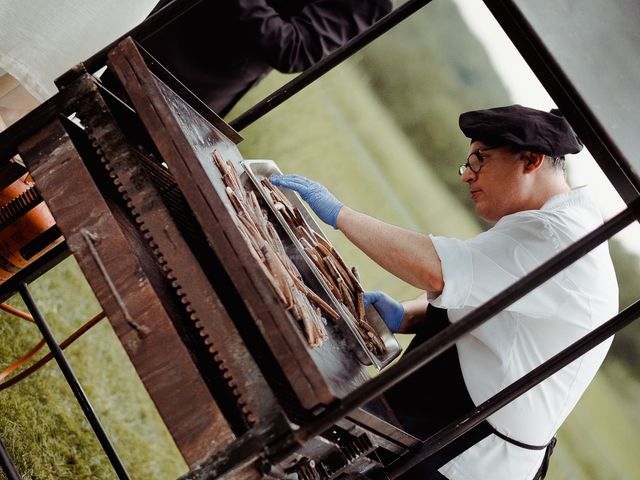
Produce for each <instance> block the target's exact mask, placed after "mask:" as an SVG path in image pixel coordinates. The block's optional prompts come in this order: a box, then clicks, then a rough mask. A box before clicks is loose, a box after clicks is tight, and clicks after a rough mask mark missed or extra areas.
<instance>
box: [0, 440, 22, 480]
mask: <svg viewBox="0 0 640 480" xmlns="http://www.w3.org/2000/svg"><path fill="white" fill-rule="evenodd" d="M0 465H2V470H3V471H4V473H5V475H6V476H7V479H8V480H20V475H19V474H18V471H17V470H16V467H15V465H14V464H13V462H12V461H11V457H10V456H9V453H8V452H7V449H6V448H4V443H2V439H0Z"/></svg>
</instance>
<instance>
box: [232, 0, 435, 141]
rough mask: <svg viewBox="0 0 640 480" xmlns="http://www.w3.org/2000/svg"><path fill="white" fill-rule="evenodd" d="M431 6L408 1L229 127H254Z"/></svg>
mask: <svg viewBox="0 0 640 480" xmlns="http://www.w3.org/2000/svg"><path fill="white" fill-rule="evenodd" d="M430 2H431V0H409V1H408V2H406V3H404V4H402V5H400V6H399V7H398V8H396V9H395V10H393V11H392V12H390V13H388V14H387V15H385V16H384V17H382V18H381V19H380V20H378V21H377V22H376V23H374V24H373V25H372V26H371V27H370V28H368V29H367V30H365V31H364V32H362V33H360V34H359V35H356V36H355V37H353V38H352V39H351V40H349V41H348V42H347V43H345V44H344V45H343V46H342V47H340V48H338V49H337V50H335V51H334V52H333V53H331V54H330V55H328V56H326V57H325V58H323V59H322V60H320V61H319V62H317V63H316V64H314V65H312V66H311V67H309V68H308V69H306V70H305V71H304V72H302V73H301V74H300V75H298V76H297V77H295V78H294V79H293V80H291V81H290V82H289V83H287V84H286V85H284V86H282V87H281V88H279V89H278V90H276V91H275V92H274V93H272V94H271V95H269V96H268V97H266V98H265V99H263V100H261V101H260V102H258V103H257V104H255V105H254V106H253V107H251V108H250V109H249V110H247V111H246V112H244V113H243V114H241V115H240V116H238V117H237V118H235V119H234V120H232V121H231V122H230V125H231V126H232V127H233V128H234V129H235V130H237V131H241V130H242V129H244V128H246V127H247V126H249V125H251V124H252V123H253V122H255V121H256V120H258V119H259V118H260V117H262V116H264V115H266V114H267V113H269V112H270V111H271V110H273V109H274V108H276V107H277V106H278V105H280V104H281V103H283V102H284V101H285V100H288V99H289V98H291V97H292V96H293V95H295V94H296V93H298V92H299V91H300V90H302V89H303V88H304V87H306V86H308V85H309V84H310V83H312V82H314V81H315V80H317V79H318V78H319V77H321V76H322V75H324V74H325V73H327V72H328V71H329V70H331V69H332V68H333V67H335V66H337V65H339V64H340V63H342V62H343V61H345V60H346V59H347V58H349V57H350V56H351V55H353V54H354V53H356V52H358V51H359V50H360V49H362V48H364V47H365V46H367V45H368V44H369V43H371V42H372V41H374V40H375V39H376V38H378V37H379V36H381V35H382V34H384V33H386V32H387V31H389V30H390V29H391V28H393V27H395V26H396V25H397V24H398V23H400V22H402V21H403V20H404V19H405V18H407V17H408V16H410V15H412V14H413V13H415V12H416V11H418V10H420V9H421V8H422V7H424V6H425V5H426V4H428V3H430Z"/></svg>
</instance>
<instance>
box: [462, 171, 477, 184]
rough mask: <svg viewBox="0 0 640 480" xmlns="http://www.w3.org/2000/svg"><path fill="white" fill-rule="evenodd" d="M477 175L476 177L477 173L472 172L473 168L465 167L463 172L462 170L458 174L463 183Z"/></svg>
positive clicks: (472, 179)
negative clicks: (460, 173)
mask: <svg viewBox="0 0 640 480" xmlns="http://www.w3.org/2000/svg"><path fill="white" fill-rule="evenodd" d="M477 177H478V174H477V173H474V172H473V170H471V169H470V168H469V167H467V168H465V169H464V172H462V175H461V176H460V180H462V181H463V182H464V183H469V182H472V181H474V180H475V179H476V178H477Z"/></svg>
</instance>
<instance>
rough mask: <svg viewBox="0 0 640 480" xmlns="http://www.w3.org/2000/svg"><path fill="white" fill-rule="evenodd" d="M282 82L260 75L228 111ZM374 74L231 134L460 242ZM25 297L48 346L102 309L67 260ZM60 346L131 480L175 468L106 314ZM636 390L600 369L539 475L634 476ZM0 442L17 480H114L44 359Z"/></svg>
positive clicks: (339, 83)
mask: <svg viewBox="0 0 640 480" xmlns="http://www.w3.org/2000/svg"><path fill="white" fill-rule="evenodd" d="M285 80H286V77H283V76H281V75H272V76H270V77H268V79H267V80H266V81H265V82H263V83H262V84H261V85H260V86H259V88H257V89H255V90H254V91H252V92H251V94H250V95H249V96H248V97H247V98H245V99H244V101H243V103H242V105H239V106H238V108H237V109H236V111H235V113H237V112H240V111H242V110H243V108H246V107H247V106H248V105H250V104H251V103H253V102H255V101H256V100H257V99H260V98H262V97H263V96H264V95H265V94H266V93H268V92H270V91H272V90H273V89H274V88H276V87H277V86H278V85H280V84H282V82H284V81H285ZM371 82H372V80H371V78H370V77H369V76H368V75H366V74H365V73H363V70H362V69H361V68H360V65H359V64H356V63H351V64H347V65H343V66H341V67H339V68H338V69H336V70H335V71H333V72H331V73H330V74H329V75H327V76H326V77H324V78H323V79H321V80H320V81H318V82H316V83H314V84H313V85H312V86H310V87H309V88H307V89H306V90H304V91H303V92H302V93H301V94H299V95H297V96H296V97H294V98H293V99H291V100H290V101H288V102H287V103H285V104H284V105H282V106H280V107H278V108H277V109H276V110H274V111H273V112H272V113H270V114H269V115H267V116H266V117H264V118H263V119H261V120H260V121H258V122H256V123H255V124H254V125H252V126H250V127H249V128H247V129H246V130H245V131H244V132H242V133H243V135H244V136H245V137H246V140H245V141H244V142H243V143H242V144H241V150H242V152H243V155H244V156H245V158H270V159H274V160H276V161H277V162H278V164H279V165H280V166H281V168H282V169H283V170H284V171H286V172H291V173H294V172H295V173H300V174H303V175H307V176H309V177H312V178H314V179H316V180H319V181H321V182H322V183H324V184H325V185H327V187H329V188H330V189H331V190H332V191H333V192H334V193H335V194H336V195H337V196H338V197H339V198H340V199H341V200H343V201H344V202H345V203H347V204H348V205H350V206H352V207H354V208H357V209H359V210H361V211H364V212H367V213H370V214H371V215H374V216H376V217H379V218H381V219H383V220H386V221H388V222H391V223H394V224H397V225H401V226H404V227H407V228H411V229H415V230H419V231H422V232H429V233H435V234H440V235H451V236H458V237H465V238H468V237H470V236H472V235H474V234H475V233H477V232H478V229H479V227H478V225H477V223H476V221H475V219H474V217H473V216H472V215H471V214H470V213H469V212H468V210H467V209H465V208H464V207H463V206H462V205H461V204H460V203H459V201H458V200H457V199H456V197H455V196H454V195H453V194H452V193H451V191H450V190H449V189H448V188H447V187H445V186H444V184H443V182H442V180H441V178H440V175H436V173H442V172H436V170H435V167H433V166H432V165H434V164H433V163H427V162H425V161H424V158H425V157H428V156H429V154H432V152H427V151H426V149H427V147H424V150H425V151H417V150H416V147H414V145H415V144H416V143H415V142H414V141H410V140H409V138H408V137H407V136H406V134H405V132H404V131H403V130H401V128H400V127H399V126H398V125H397V123H396V121H395V120H394V118H393V115H392V114H391V113H390V112H389V110H387V109H386V108H385V106H383V104H382V103H381V102H380V100H379V96H378V95H375V94H374V93H373V92H372V89H371V85H372V83H371ZM376 88H377V87H376ZM233 116H234V112H232V114H231V115H230V118H233ZM450 142H452V143H457V144H464V143H465V140H464V139H463V138H460V137H456V139H455V140H454V139H451V140H450ZM447 145H449V144H447ZM453 157H454V158H450V159H449V162H450V166H451V169H450V171H449V169H448V167H447V168H446V170H445V172H446V175H451V177H452V178H453V180H452V181H451V183H452V184H455V181H456V177H457V174H456V172H455V167H456V165H458V164H459V163H461V162H460V160H461V159H460V158H459V156H458V155H457V154H456V155H453ZM445 163H446V162H445ZM437 168H440V167H437ZM325 231H327V233H328V235H329V236H330V238H331V240H332V241H333V242H334V243H335V244H336V246H337V247H338V249H339V250H340V251H341V252H342V253H343V255H344V256H345V257H346V259H347V260H348V262H349V263H351V264H354V265H357V267H358V269H359V270H360V272H361V275H362V277H363V282H364V284H365V287H366V288H367V289H381V290H385V291H387V292H388V293H390V294H391V295H393V296H395V297H396V298H399V299H405V298H409V297H411V296H413V295H415V294H417V293H418V292H417V291H416V290H415V289H413V288H412V287H409V286H407V285H406V284H404V283H402V282H400V281H398V280H397V279H395V278H393V277H391V276H390V275H388V274H387V273H386V272H384V271H383V270H381V269H380V268H378V267H376V266H375V265H373V264H372V262H371V261H369V260H368V259H367V258H366V257H364V256H363V255H362V254H361V253H360V252H358V251H357V250H356V249H354V248H353V247H352V246H351V245H350V244H349V243H348V242H346V241H345V240H344V238H343V237H342V236H341V235H340V234H339V233H338V232H335V231H331V229H329V228H327V229H325ZM33 293H34V296H35V297H36V299H37V301H38V302H39V303H40V304H41V306H42V308H43V311H44V313H45V316H46V317H47V319H49V321H50V323H51V324H52V327H53V329H54V333H55V335H56V337H57V338H58V340H62V339H63V338H64V337H66V335H68V334H69V332H71V331H72V330H73V329H74V328H76V327H77V326H78V325H79V324H80V323H82V322H83V321H84V320H86V319H88V318H89V317H90V316H91V315H93V314H94V313H95V312H97V311H98V310H99V307H98V305H97V303H96V301H95V299H94V298H93V296H92V294H91V292H90V290H89V288H88V286H87V285H86V283H85V282H84V280H83V279H82V276H81V274H80V273H79V271H78V269H77V267H76V265H75V263H74V262H73V261H72V260H68V261H65V262H64V263H63V264H61V265H60V266H58V267H57V268H55V269H54V270H53V271H51V272H49V273H48V274H47V275H46V276H45V277H43V278H41V279H40V280H39V281H38V282H36V283H35V284H34V285H33ZM14 303H15V304H19V302H16V301H15V300H14ZM0 338H2V341H1V342H0V368H3V367H4V366H6V365H7V364H9V363H10V362H11V361H12V360H13V359H15V358H17V357H18V356H20V355H21V354H22V353H24V351H26V350H27V349H28V348H30V347H31V346H33V345H34V344H35V343H37V341H38V333H37V329H36V328H35V326H33V325H30V324H28V323H26V322H24V321H21V320H19V319H16V318H13V317H10V316H9V315H5V314H1V315H0ZM67 352H68V357H69V360H70V362H71V364H72V366H73V368H74V369H75V371H76V373H77V375H78V376H79V378H80V380H81V382H82V384H83V386H84V388H85V390H86V392H87V394H88V396H89V398H90V400H91V401H92V403H93V404H94V407H95V409H96V411H97V412H98V415H99V416H100V418H101V419H102V420H103V422H104V424H105V426H106V428H107V431H108V433H109V434H110V436H111V437H112V439H113V441H114V443H115V446H116V449H117V450H118V452H119V453H120V455H121V456H122V458H123V461H124V463H125V465H126V466H127V469H128V470H129V472H130V474H131V477H132V478H133V479H136V480H143V479H144V480H146V479H154V480H164V479H175V478H176V477H177V476H179V475H180V474H182V473H184V472H185V468H186V467H185V465H184V463H183V462H182V460H181V458H180V456H179V454H178V452H177V450H176V448H175V446H174V445H173V443H172V441H171V439H170V438H169V436H168V434H167V432H166V430H165V428H164V426H163V425H162V422H161V421H160V419H159V417H158V415H157V413H156V412H155V409H154V407H153V405H152V404H151V402H150V400H149V398H148V396H147V394H146V392H145V391H144V389H143V388H142V386H141V383H140V381H139V380H138V378H137V376H136V375H135V372H134V370H133V369H132V367H131V365H130V364H129V362H128V359H127V357H126V355H125V353H124V351H123V349H122V348H121V346H120V344H119V343H118V341H117V339H116V337H115V335H114V334H113V332H112V330H111V328H110V326H109V324H108V323H107V322H106V321H103V323H101V324H100V325H99V326H98V327H96V328H94V329H93V330H92V331H90V333H88V334H87V335H86V336H85V337H83V338H82V339H81V340H79V341H78V342H77V343H76V344H74V345H73V346H72V347H70V348H69V349H68V351H67ZM638 390H639V388H638V383H637V382H636V381H635V380H633V378H632V377H630V376H628V374H627V373H626V370H625V367H622V366H621V365H620V364H617V363H612V364H611V365H609V368H608V369H607V370H606V372H604V373H601V374H599V376H598V377H597V378H596V381H595V382H594V383H593V384H592V386H591V387H590V389H589V390H588V391H587V393H586V395H585V397H584V398H583V400H582V402H581V403H580V404H579V406H578V407H577V409H576V410H575V412H574V413H573V414H572V415H571V417H570V418H569V421H568V422H567V423H566V425H565V426H564V427H563V428H562V430H561V432H560V442H559V445H558V448H557V452H556V454H554V457H553V460H552V467H551V473H550V474H549V475H548V477H547V478H548V479H550V480H609V479H611V480H613V479H616V480H628V479H633V478H640V456H638V455H637V454H636V449H637V446H638V445H639V444H640V434H639V433H638V432H640V414H639V413H638V409H637V403H638V399H639V398H640V392H639V391H638ZM0 438H2V440H3V442H4V443H5V445H6V446H7V447H8V448H9V450H10V452H11V454H12V456H13V458H14V459H15V461H16V463H17V465H18V468H19V470H20V471H21V473H22V475H23V478H25V479H38V480H49V479H50V480H59V479H79V480H80V479H111V478H116V477H115V474H113V472H112V470H111V468H110V466H109V464H108V461H107V459H106V457H105V456H104V454H103V453H102V451H101V449H100V446H99V445H98V443H97V441H96V440H95V438H94V436H93V433H92V431H91V429H90V428H89V426H88V424H87V422H86V421H85V420H84V418H83V415H82V413H81V411H80V408H79V407H78V405H77V403H76V402H75V400H74V398H73V396H72V394H71V392H70V391H69V388H68V387H67V386H66V384H65V382H64V379H63V378H62V375H61V374H60V373H59V371H58V369H57V367H56V366H55V365H49V366H47V367H45V368H44V369H42V370H41V371H40V372H39V373H37V374H36V375H34V376H33V377H32V378H30V379H29V380H27V381H25V382H23V383H21V384H19V385H17V386H16V387H13V388H11V389H8V390H6V391H2V392H0ZM0 478H3V477H2V475H1V474H0Z"/></svg>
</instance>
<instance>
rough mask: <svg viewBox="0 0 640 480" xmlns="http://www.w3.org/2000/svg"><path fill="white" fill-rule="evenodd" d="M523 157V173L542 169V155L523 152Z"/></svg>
mask: <svg viewBox="0 0 640 480" xmlns="http://www.w3.org/2000/svg"><path fill="white" fill-rule="evenodd" d="M523 156H524V160H525V166H524V171H525V173H531V172H533V171H535V170H537V169H539V168H540V167H542V165H543V164H544V157H545V156H544V153H538V152H523Z"/></svg>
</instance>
